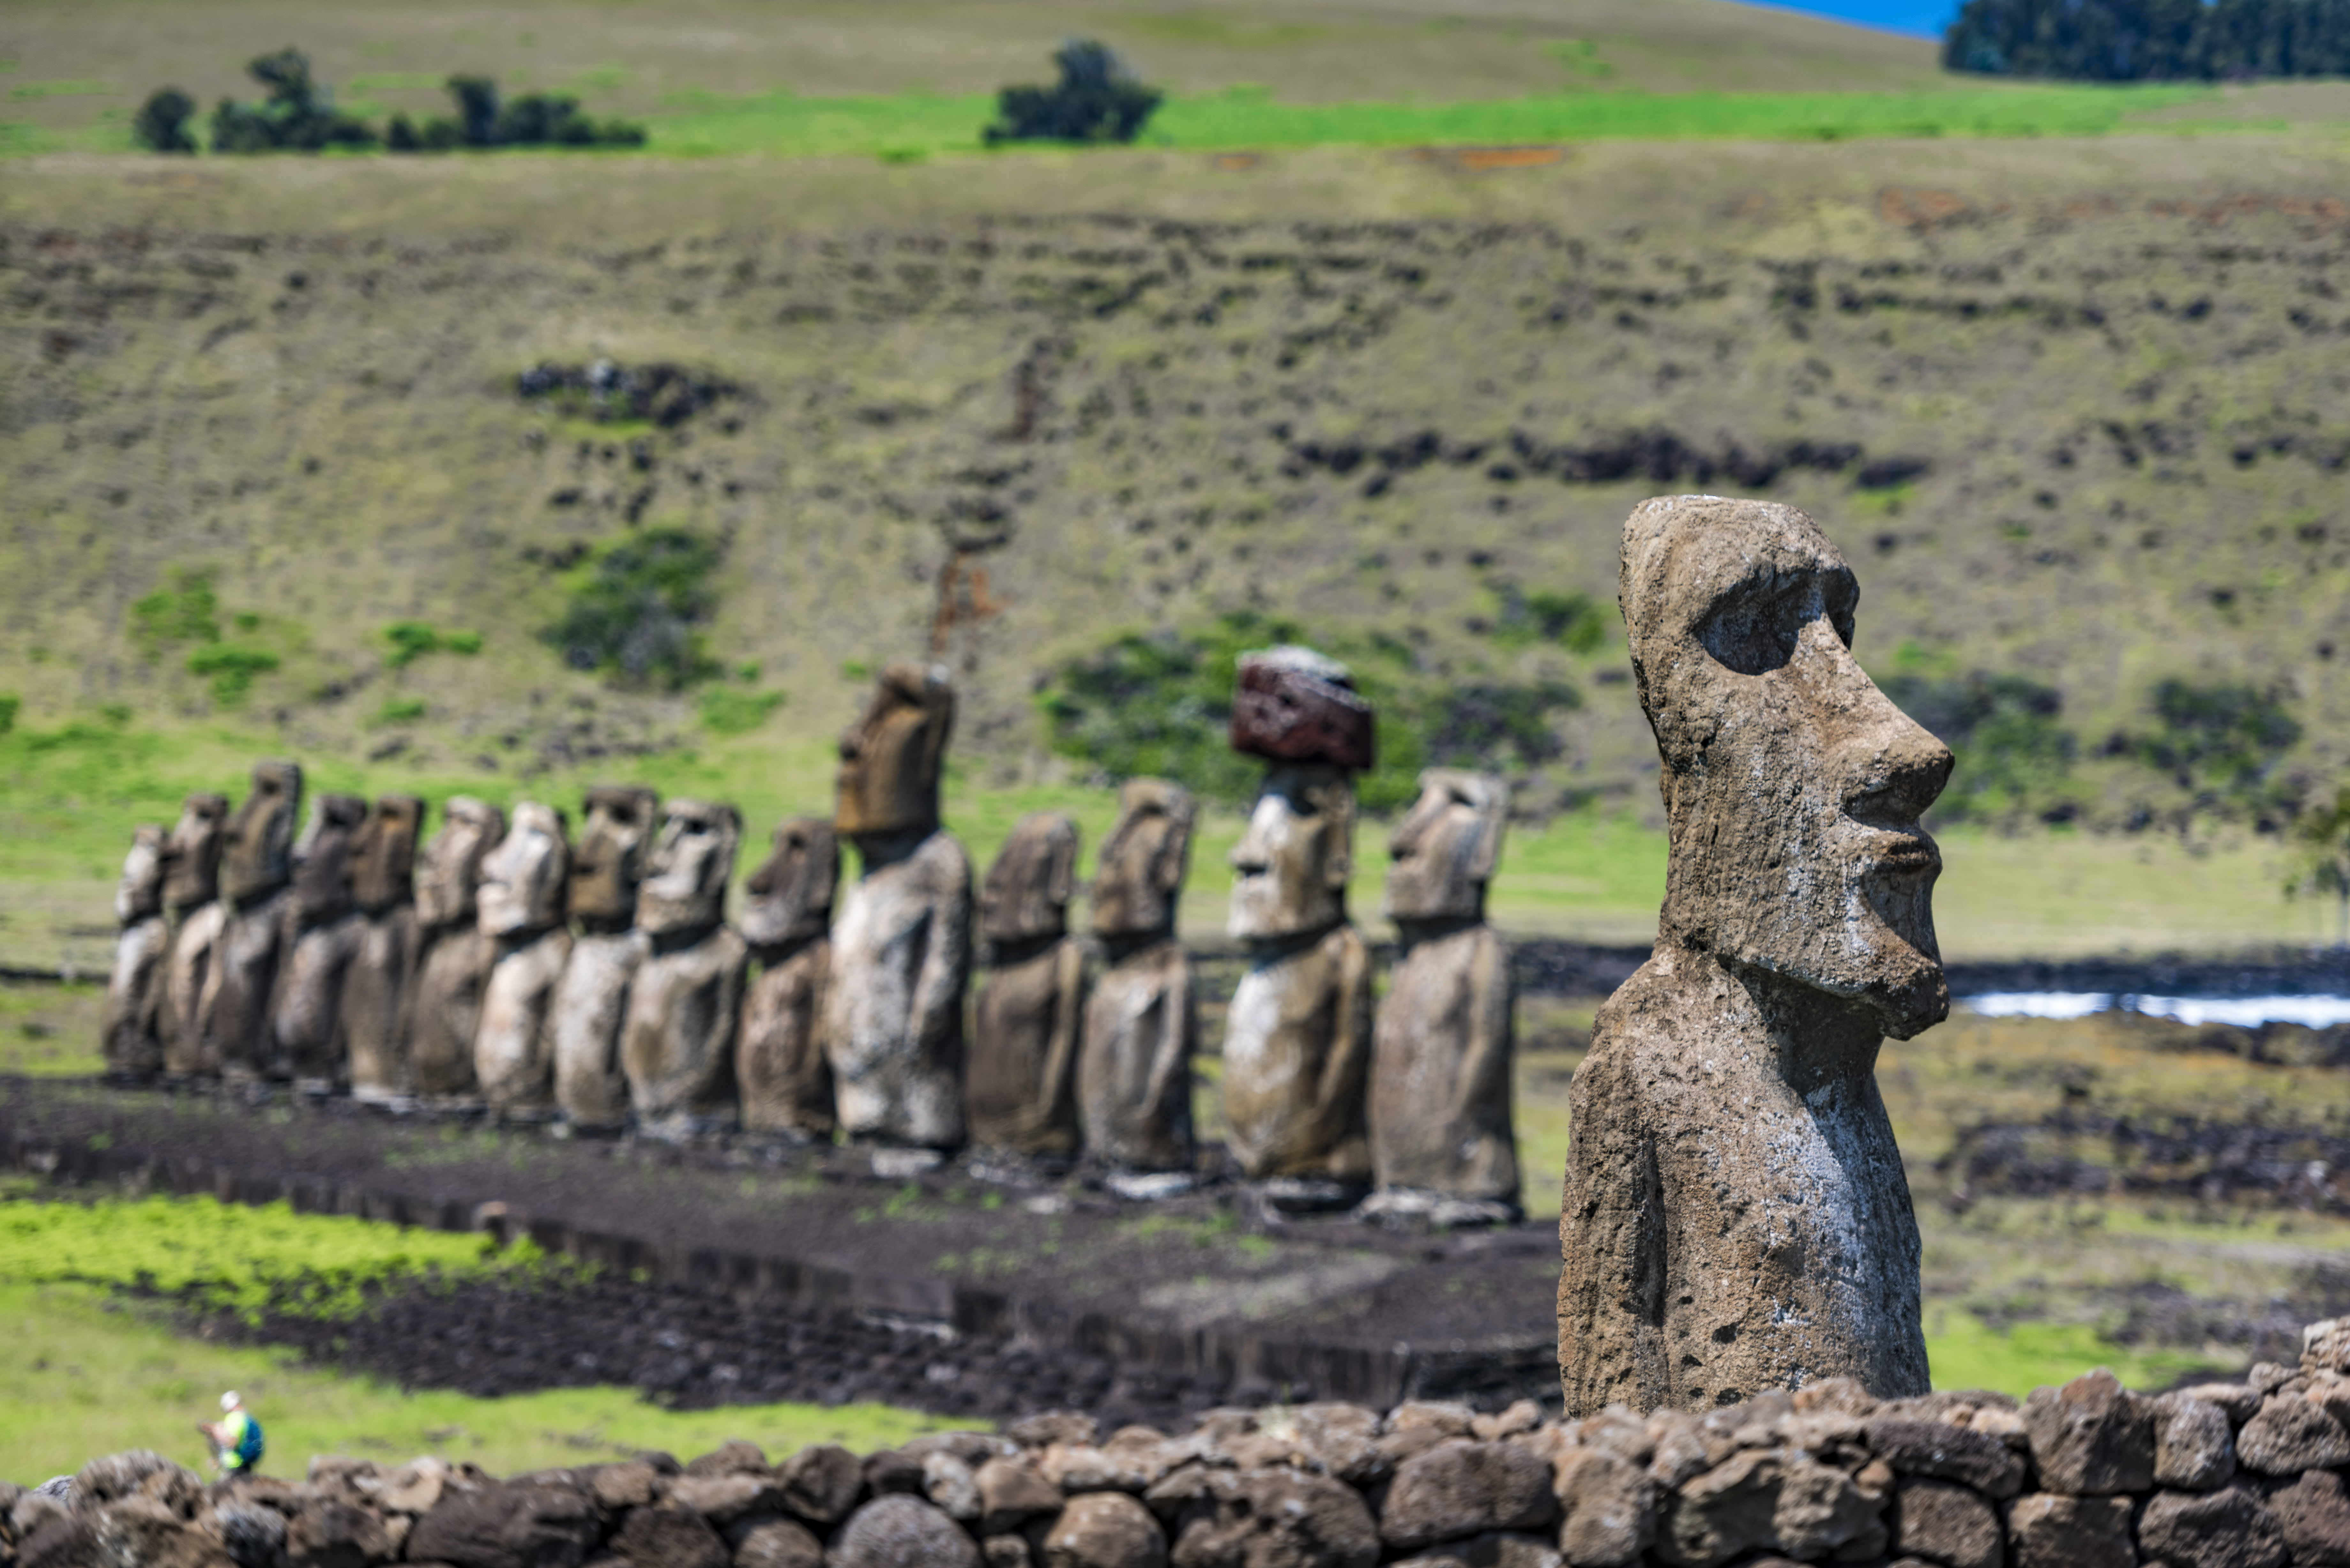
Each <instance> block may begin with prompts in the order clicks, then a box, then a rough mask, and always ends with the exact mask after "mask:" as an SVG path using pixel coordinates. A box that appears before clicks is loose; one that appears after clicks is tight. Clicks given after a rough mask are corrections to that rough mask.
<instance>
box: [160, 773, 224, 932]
mask: <svg viewBox="0 0 2350 1568" xmlns="http://www.w3.org/2000/svg"><path fill="white" fill-rule="evenodd" d="M227 831H228V797H227V796H226V795H220V794H201V793H200V794H191V795H185V796H182V799H181V801H180V820H179V821H178V822H177V823H175V824H173V825H172V832H171V836H170V838H169V839H168V840H167V841H166V842H165V845H164V848H163V908H164V909H165V910H167V911H168V912H169V913H171V914H172V915H173V916H177V917H184V916H186V915H187V914H189V913H190V912H192V911H193V910H195V909H201V908H202V907H203V906H204V905H206V904H209V903H211V902H212V901H213V899H215V898H219V897H220V860H221V850H222V848H223V847H224V844H225V841H226V837H227Z"/></svg>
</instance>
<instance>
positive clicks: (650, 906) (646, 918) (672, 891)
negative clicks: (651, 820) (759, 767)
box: [637, 800, 743, 936]
mask: <svg viewBox="0 0 2350 1568" xmlns="http://www.w3.org/2000/svg"><path fill="white" fill-rule="evenodd" d="M742 836H743V818H742V817H741V816H740V815H737V814H736V812H735V810H734V808H733V806H731V805H716V804H713V803H712V802H710V801H706V800H673V801H671V802H670V803H669V810H668V811H667V812H666V813H665V814H664V815H662V817H661V826H660V837H659V838H657V839H655V840H654V841H653V852H652V855H651V857H650V859H649V860H648V861H647V863H646V866H645V879H644V883H643V885H642V886H640V887H639V888H638V889H637V929H639V930H644V931H650V932H651V933H652V934H653V935H655V936H664V935H667V934H669V933H670V932H672V931H697V930H703V929H708V928H709V927H712V926H715V925H717V924H719V923H720V922H721V921H723V920H724V919H726V884H727V882H728V881H729V879H731V878H732V877H733V875H734V845H735V841H736V840H737V839H739V838H741V837H742Z"/></svg>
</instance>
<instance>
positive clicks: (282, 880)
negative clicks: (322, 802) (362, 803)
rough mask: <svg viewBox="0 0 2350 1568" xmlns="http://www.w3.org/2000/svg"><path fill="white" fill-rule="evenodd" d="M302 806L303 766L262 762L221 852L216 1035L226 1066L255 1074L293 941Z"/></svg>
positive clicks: (262, 1066) (263, 1063)
mask: <svg viewBox="0 0 2350 1568" xmlns="http://www.w3.org/2000/svg"><path fill="white" fill-rule="evenodd" d="M301 805H302V770H301V769H300V768H298V767H296V766H295V765H294V764H293V763H256V764H255V767H254V770H253V792H252V793H251V794H248V795H246V796H245V797H244V804H243V805H240V806H238V807H237V809H236V815H234V816H233V817H231V818H230V819H229V824H228V832H227V841H226V844H225V846H224V848H223V851H222V855H221V892H222V894H223V895H224V897H225V898H226V900H227V902H228V905H229V909H230V913H229V916H228V918H227V920H226V921H225V922H224V925H223V927H222V929H221V935H220V939H219V941H218V943H217V945H216V946H215V948H214V953H215V955H216V956H215V957H214V960H213V977H214V987H213V1002H212V1010H211V1011H212V1026H213V1038H214V1040H215V1041H216V1042H217V1044H218V1046H219V1050H220V1065H221V1071H222V1072H223V1073H224V1074H226V1075H229V1076H230V1077H234V1078H244V1079H251V1078H258V1077H261V1076H263V1075H265V1074H268V1073H270V1072H272V1071H273V1070H276V1071H279V1072H280V1073H281V1074H282V1070H283V1065H284V1064H282V1063H280V1062H277V1061H276V1060H275V1059H274V1058H275V1056H276V1053H275V1051H274V1050H273V1048H272V1041H271V1036H270V1027H269V1023H270V1018H269V1004H270V1001H271V999H272V997H273V996H274V995H275V994H276V987H277V971H278V970H279V968H280V967H281V963H282V961H283V960H284V957H285V951H286V945H287V942H288V941H289V940H290V934H289V933H288V932H287V930H286V926H287V925H288V924H289V916H290V913H291V911H290V909H289V906H290V904H291V902H292V898H291V895H290V893H289V892H288V890H287V889H288V887H289V885H290V884H291V883H292V881H293V877H294V864H293V855H294V823H295V817H296V813H297V812H298V811H299V810H300V808H301Z"/></svg>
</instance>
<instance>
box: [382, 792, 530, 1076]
mask: <svg viewBox="0 0 2350 1568" xmlns="http://www.w3.org/2000/svg"><path fill="white" fill-rule="evenodd" d="M505 833H506V818H505V814H504V812H502V811H500V810H499V809H498V808H497V807H496V806H494V805H487V804H485V803H484V802H482V801H478V800H475V799H474V798H473V796H471V795H463V794H461V795H453V796H452V797H451V798H450V800H449V803H448V804H447V805H444V806H442V808H441V831H440V832H438V833H436V834H434V835H433V836H432V843H430V844H429V845H427V846H425V849H424V864H423V866H422V867H421V870H420V872H419V875H418V877H417V879H416V932H417V935H416V949H417V959H416V981H415V983H414V984H413V985H411V986H410V987H409V989H408V992H407V995H406V997H405V998H404V999H403V1001H402V1002H401V1004H400V1018H401V1027H400V1036H401V1040H402V1044H403V1048H404V1050H405V1053H406V1054H407V1057H408V1073H409V1081H410V1082H411V1084H412V1085H414V1087H415V1090H416V1093H417V1095H418V1096H420V1097H421V1098H424V1099H426V1100H428V1101H430V1102H432V1103H433V1104H436V1105H462V1104H466V1103H470V1102H473V1101H476V1100H478V1098H479V1096H480V1089H481V1085H480V1084H479V1082H478V1081H477V1080H476V1079H475V1078H474V1076H473V1036H474V1035H475V1034H476V1033H478V1032H479V1031H480V1028H481V1021H482V992H483V990H484V988H485V987H486V986H487V985H488V984H489V980H490V965H491V964H492V963H494V962H495V961H496V959H497V939H496V938H494V937H492V936H488V935H486V934H484V932H483V930H482V928H481V916H480V899H479V894H480V888H481V881H482V862H483V861H484V859H486V858H487V857H488V856H489V854H490V851H492V850H493V849H494V848H496V847H497V846H498V843H499V841H500V840H501V839H503V838H504V837H505Z"/></svg>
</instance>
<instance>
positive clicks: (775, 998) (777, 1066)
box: [734, 816, 840, 1141]
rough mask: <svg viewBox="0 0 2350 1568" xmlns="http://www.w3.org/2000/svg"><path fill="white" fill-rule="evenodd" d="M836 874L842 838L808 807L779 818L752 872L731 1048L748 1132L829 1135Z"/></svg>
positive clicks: (812, 1136) (812, 1138) (808, 1136)
mask: <svg viewBox="0 0 2350 1568" xmlns="http://www.w3.org/2000/svg"><path fill="white" fill-rule="evenodd" d="M839 877H840V846H839V840H838V838H837V836H836V835H835V834H834V832H833V828H832V824H830V823H829V822H827V821H825V820H824V819H823V818H822V817H815V816H800V817H793V818H792V819H790V820H789V821H786V822H785V823H784V824H783V825H782V826H779V827H777V828H776V829H775V846H774V850H773V852H772V853H771V854H770V855H769V856H768V857H767V860H766V863H765V864H764V865H763V866H761V867H759V869H758V870H756V871H754V872H753V873H752V874H751V882H750V887H749V888H748V892H749V895H750V897H749V898H748V899H747V900H746V901H745V903H744V905H743V922H742V927H741V929H742V933H743V940H744V941H745V942H747V943H749V944H750V948H751V953H752V956H753V957H754V958H755V959H757V960H758V961H759V966H760V967H759V975H758V978H757V979H756V980H754V981H752V982H751V984H750V989H749V991H748V992H747V994H746V995H745V996H744V998H743V1023H742V1030H741V1034H740V1037H739V1038H738V1040H737V1041H736V1043H735V1051H734V1061H735V1076H736V1078H737V1080H738V1082H739V1083H740V1085H741V1086H742V1103H743V1128H744V1130H745V1131H749V1132H760V1133H781V1134H783V1135H785V1137H792V1138H798V1139H806V1140H809V1141H820V1140H823V1139H826V1138H828V1137H831V1136H832V1127H833V1089H832V1065H831V1064H830V1063H829V1062H827V1060H826V1059H825V1054H824V987H825V981H826V977H827V973H828V972H829V971H830V969H831V965H832V943H831V940H830V939H829V936H828V934H827V933H828V932H829V931H830V929H831V927H832V900H833V893H834V890H835V888H837V885H838V882H839Z"/></svg>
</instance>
